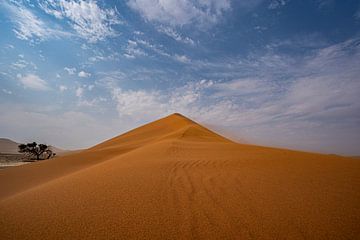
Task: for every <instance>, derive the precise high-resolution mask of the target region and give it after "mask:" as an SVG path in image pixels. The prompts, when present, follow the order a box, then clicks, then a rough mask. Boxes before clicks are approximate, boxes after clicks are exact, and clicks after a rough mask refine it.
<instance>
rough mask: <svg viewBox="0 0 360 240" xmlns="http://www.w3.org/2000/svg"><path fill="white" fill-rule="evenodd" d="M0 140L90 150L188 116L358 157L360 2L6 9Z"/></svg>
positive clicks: (0, 34)
mask: <svg viewBox="0 0 360 240" xmlns="http://www.w3.org/2000/svg"><path fill="white" fill-rule="evenodd" d="M0 111H1V115H0V136H1V137H8V138H11V139H14V140H17V141H20V142H23V141H32V140H36V141H40V142H45V143H48V144H53V145H56V146H59V147H63V148H67V149H75V148H84V147H89V146H91V145H94V144H96V143H99V142H101V141H103V140H105V139H108V138H110V137H113V136H116V135H118V134H120V133H122V132H125V131H127V130H130V129H131V128H133V127H136V126H138V125H140V124H144V123H147V122H150V121H153V120H155V119H157V118H160V117H162V116H166V115H168V114H170V113H173V112H180V113H182V114H184V115H186V116H188V117H190V118H192V119H194V120H196V121H199V122H201V123H204V124H206V125H207V126H209V127H211V128H213V129H215V130H218V131H220V132H221V133H223V134H225V135H227V136H230V137H232V138H233V139H239V140H240V141H245V142H249V143H255V144H262V145H268V146H279V147H287V148H293V149H301V150H306V151H317V152H324V153H337V154H346V155H357V154H360V1H351V0H342V1H336V0H304V1H296V0H243V1H240V0H239V1H235V0H234V1H232V0H181V1H176V0H167V1H159V0H124V1H120V0H118V1H100V0H99V1H87V0H86V1H85V0H63V1H55V0H38V1H36V0H34V1H30V0H23V1H15V0H5V1H2V2H1V3H0Z"/></svg>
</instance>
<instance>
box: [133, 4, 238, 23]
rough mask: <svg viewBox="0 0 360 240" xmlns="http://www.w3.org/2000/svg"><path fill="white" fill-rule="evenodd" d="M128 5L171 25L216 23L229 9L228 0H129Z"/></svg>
mask: <svg viewBox="0 0 360 240" xmlns="http://www.w3.org/2000/svg"><path fill="white" fill-rule="evenodd" d="M128 5H129V6H130V8H132V9H133V10H135V11H137V12H139V13H140V14H141V16H142V17H143V18H144V19H146V20H148V21H154V22H158V23H162V24H170V25H172V26H183V25H187V24H197V25H201V26H209V25H212V24H216V23H217V22H218V21H219V20H220V19H221V18H222V16H223V14H224V12H226V11H228V10H230V8H231V5H230V0H205V1H204V0H182V1H177V0H168V1H158V0H129V1H128Z"/></svg>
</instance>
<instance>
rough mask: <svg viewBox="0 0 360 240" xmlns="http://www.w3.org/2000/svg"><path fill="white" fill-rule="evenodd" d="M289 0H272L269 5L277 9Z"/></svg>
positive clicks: (270, 7)
mask: <svg viewBox="0 0 360 240" xmlns="http://www.w3.org/2000/svg"><path fill="white" fill-rule="evenodd" d="M286 3H287V0H272V1H271V2H270V4H269V6H268V8H269V9H277V8H279V7H282V6H285V4H286Z"/></svg>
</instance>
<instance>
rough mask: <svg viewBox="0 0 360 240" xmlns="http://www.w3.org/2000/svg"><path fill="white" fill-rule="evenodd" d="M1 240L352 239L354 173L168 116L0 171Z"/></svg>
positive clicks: (358, 216)
mask: <svg viewBox="0 0 360 240" xmlns="http://www.w3.org/2000/svg"><path fill="white" fill-rule="evenodd" d="M0 239H360V162H359V160H358V159H353V158H347V157H341V156H335V155H324V154H316V153H307V152H300V151H292V150H286V149H277V148H269V147H261V146H254V145H248V144H239V143H235V142H233V141H230V140H228V139H226V138H224V137H222V136H220V135H218V134H216V133H214V132H212V131H210V130H208V129H206V128H204V127H202V126H201V125H199V124H197V123H195V122H193V121H191V120H189V119H187V118H185V117H184V116H182V115H179V114H173V115H170V116H168V117H165V118H163V119H160V120H157V121H155V122H152V123H150V124H147V125H144V126H142V127H139V128H137V129H134V130H132V131H130V132H127V133H125V134H123V135H120V136H118V137H115V138H113V139H110V140H108V141H106V142H103V143H101V144H99V145H97V146H94V147H92V148H89V149H87V150H84V151H81V152H76V153H73V154H69V155H66V156H62V157H57V158H55V159H52V160H48V161H40V162H36V163H31V164H27V165H22V166H17V167H12V168H7V169H4V170H2V171H0Z"/></svg>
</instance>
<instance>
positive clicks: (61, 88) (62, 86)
mask: <svg viewBox="0 0 360 240" xmlns="http://www.w3.org/2000/svg"><path fill="white" fill-rule="evenodd" d="M67 89H68V88H67V87H66V86H64V85H60V86H59V90H60V92H65V91H66V90H67Z"/></svg>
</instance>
